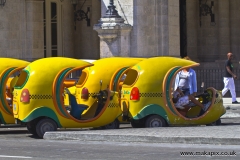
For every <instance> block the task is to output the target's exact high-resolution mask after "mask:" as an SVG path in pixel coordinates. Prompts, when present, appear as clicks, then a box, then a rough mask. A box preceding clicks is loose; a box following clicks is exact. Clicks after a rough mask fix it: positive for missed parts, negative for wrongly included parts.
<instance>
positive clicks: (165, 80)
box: [121, 57, 226, 127]
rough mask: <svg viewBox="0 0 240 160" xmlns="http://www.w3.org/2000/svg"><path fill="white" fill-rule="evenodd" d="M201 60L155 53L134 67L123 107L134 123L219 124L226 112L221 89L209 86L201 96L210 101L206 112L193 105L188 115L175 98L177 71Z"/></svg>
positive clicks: (195, 64) (123, 94) (162, 124)
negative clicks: (196, 60)
mask: <svg viewBox="0 0 240 160" xmlns="http://www.w3.org/2000/svg"><path fill="white" fill-rule="evenodd" d="M198 65H199V64H198V63H195V62H193V61H189V60H184V59H180V58H173V57H155V58H149V59H146V60H143V61H141V62H139V63H138V64H136V65H135V66H134V67H132V68H131V69H130V70H129V71H128V74H127V77H126V79H125V81H124V83H123V85H122V94H121V109H122V111H123V117H125V118H126V119H129V121H131V124H132V127H161V126H167V125H207V124H214V123H215V124H219V123H220V117H221V116H222V115H223V114H225V112H226V110H225V108H224V106H223V101H222V94H221V92H219V91H217V90H215V89H214V88H212V87H210V88H208V89H207V90H206V91H205V93H203V94H200V95H199V96H198V101H200V102H202V103H204V104H205V103H207V102H210V103H211V105H210V107H209V108H208V110H207V111H206V112H205V113H200V107H199V106H194V107H192V108H191V109H190V110H189V111H188V112H187V114H186V115H185V116H183V115H182V114H181V110H178V109H177V108H176V107H175V106H174V103H173V102H172V94H171V93H172V91H173V84H174V81H175V77H176V74H177V73H178V72H179V71H180V70H182V69H184V68H187V67H196V66H198Z"/></svg>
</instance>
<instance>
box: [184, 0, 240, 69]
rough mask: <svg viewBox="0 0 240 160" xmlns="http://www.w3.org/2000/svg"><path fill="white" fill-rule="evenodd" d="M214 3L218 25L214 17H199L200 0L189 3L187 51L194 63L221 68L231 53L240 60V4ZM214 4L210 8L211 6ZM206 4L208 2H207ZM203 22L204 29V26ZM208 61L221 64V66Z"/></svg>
mask: <svg viewBox="0 0 240 160" xmlns="http://www.w3.org/2000/svg"><path fill="white" fill-rule="evenodd" d="M211 1H212V2H214V8H213V11H214V14H215V23H211V17H210V15H207V16H201V19H200V17H199V0H187V51H188V55H189V56H190V57H192V59H193V60H195V61H198V62H201V63H202V64H204V65H205V66H207V67H213V68H214V67H219V65H220V66H221V63H222V61H223V60H225V59H226V58H227V57H226V54H227V53H228V52H233V53H234V55H235V61H237V60H238V61H239V58H240V56H239V54H238V53H239V52H240V47H239V46H240V30H239V27H240V17H239V16H238V15H239V14H240V1H239V0H211ZM211 1H207V3H206V4H207V5H208V6H211ZM203 2H205V1H203ZM200 20H201V26H200ZM205 62H210V63H211V62H217V63H218V62H219V63H220V64H219V65H213V64H207V63H205Z"/></svg>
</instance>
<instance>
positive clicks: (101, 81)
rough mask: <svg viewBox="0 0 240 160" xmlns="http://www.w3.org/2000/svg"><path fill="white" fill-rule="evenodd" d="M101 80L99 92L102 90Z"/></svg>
mask: <svg viewBox="0 0 240 160" xmlns="http://www.w3.org/2000/svg"><path fill="white" fill-rule="evenodd" d="M102 82H103V81H102V80H100V91H101V90H102Z"/></svg>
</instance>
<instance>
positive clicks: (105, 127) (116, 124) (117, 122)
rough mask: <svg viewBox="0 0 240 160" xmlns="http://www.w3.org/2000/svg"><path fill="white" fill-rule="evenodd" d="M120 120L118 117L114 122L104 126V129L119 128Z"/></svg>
mask: <svg viewBox="0 0 240 160" xmlns="http://www.w3.org/2000/svg"><path fill="white" fill-rule="evenodd" d="M119 125H120V123H119V121H118V120H117V119H116V120H115V121H113V122H112V123H110V124H108V125H106V126H103V129H119Z"/></svg>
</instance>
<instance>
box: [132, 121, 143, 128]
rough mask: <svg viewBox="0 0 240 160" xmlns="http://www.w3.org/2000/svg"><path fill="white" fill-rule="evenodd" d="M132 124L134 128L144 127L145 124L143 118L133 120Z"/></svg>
mask: <svg viewBox="0 0 240 160" xmlns="http://www.w3.org/2000/svg"><path fill="white" fill-rule="evenodd" d="M131 126H132V128H144V127H145V124H144V123H143V122H142V121H141V120H138V121H136V120H133V119H132V120H131Z"/></svg>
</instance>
